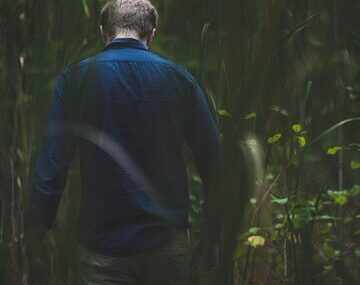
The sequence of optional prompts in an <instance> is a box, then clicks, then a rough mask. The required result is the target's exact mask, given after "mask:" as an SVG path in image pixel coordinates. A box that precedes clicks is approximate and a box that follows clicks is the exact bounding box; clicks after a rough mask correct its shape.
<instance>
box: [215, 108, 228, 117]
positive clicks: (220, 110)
mask: <svg viewBox="0 0 360 285" xmlns="http://www.w3.org/2000/svg"><path fill="white" fill-rule="evenodd" d="M217 112H218V114H219V115H220V116H227V117H231V114H230V113H229V112H228V111H226V110H225V109H219V110H217Z"/></svg>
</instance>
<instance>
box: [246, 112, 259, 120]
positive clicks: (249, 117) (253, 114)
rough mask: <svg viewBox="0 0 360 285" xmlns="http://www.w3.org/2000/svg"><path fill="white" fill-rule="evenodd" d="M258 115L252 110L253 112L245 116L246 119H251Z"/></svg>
mask: <svg viewBox="0 0 360 285" xmlns="http://www.w3.org/2000/svg"><path fill="white" fill-rule="evenodd" d="M255 117H256V113H255V112H252V113H249V114H247V115H246V116H245V119H246V120H249V119H252V118H255Z"/></svg>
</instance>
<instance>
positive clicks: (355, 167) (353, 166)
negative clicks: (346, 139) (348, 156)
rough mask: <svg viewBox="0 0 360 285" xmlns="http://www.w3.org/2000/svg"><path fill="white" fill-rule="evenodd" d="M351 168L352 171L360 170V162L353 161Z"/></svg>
mask: <svg viewBox="0 0 360 285" xmlns="http://www.w3.org/2000/svg"><path fill="white" fill-rule="evenodd" d="M350 167H351V168H352V169H359V168H360V160H352V161H351V163H350Z"/></svg>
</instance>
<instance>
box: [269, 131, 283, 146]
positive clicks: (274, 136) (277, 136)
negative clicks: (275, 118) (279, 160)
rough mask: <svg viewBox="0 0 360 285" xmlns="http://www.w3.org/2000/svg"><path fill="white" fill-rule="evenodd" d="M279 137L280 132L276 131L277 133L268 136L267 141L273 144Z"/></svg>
mask: <svg viewBox="0 0 360 285" xmlns="http://www.w3.org/2000/svg"><path fill="white" fill-rule="evenodd" d="M280 138H281V134H280V133H277V134H275V135H273V136H272V137H270V138H268V140H267V141H268V143H269V144H274V143H276V142H277V141H278V140H280Z"/></svg>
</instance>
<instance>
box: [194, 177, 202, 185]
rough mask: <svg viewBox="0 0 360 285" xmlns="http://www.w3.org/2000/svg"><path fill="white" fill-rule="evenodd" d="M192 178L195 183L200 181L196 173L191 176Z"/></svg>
mask: <svg viewBox="0 0 360 285" xmlns="http://www.w3.org/2000/svg"><path fill="white" fill-rule="evenodd" d="M192 179H193V180H194V181H195V182H197V183H202V181H201V178H200V176H198V175H193V176H192Z"/></svg>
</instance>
